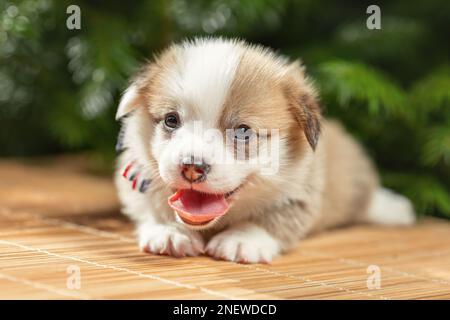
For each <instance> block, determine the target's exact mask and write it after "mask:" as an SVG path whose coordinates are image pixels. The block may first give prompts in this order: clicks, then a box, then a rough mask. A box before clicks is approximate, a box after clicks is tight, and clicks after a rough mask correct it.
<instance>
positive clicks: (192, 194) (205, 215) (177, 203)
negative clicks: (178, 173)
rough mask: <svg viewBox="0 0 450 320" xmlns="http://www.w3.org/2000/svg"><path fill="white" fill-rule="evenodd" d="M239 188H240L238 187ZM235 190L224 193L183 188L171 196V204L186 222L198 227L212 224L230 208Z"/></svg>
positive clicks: (182, 220)
mask: <svg viewBox="0 0 450 320" xmlns="http://www.w3.org/2000/svg"><path fill="white" fill-rule="evenodd" d="M237 189H238V188H237ZM237 189H235V190H233V191H231V192H228V193H224V194H212V193H204V192H200V191H196V190H194V189H181V190H178V191H177V192H176V193H174V194H173V195H172V196H170V197H169V199H168V203H169V206H170V207H171V208H172V209H173V210H175V214H176V216H177V218H178V219H179V220H181V222H183V223H184V224H186V225H188V226H190V227H193V228H198V229H203V228H206V227H210V226H212V224H213V223H215V222H217V221H218V220H219V219H220V218H221V217H223V216H224V215H225V214H226V213H227V212H228V210H229V209H230V205H231V199H230V196H231V195H232V194H234V193H235V192H236V190H237Z"/></svg>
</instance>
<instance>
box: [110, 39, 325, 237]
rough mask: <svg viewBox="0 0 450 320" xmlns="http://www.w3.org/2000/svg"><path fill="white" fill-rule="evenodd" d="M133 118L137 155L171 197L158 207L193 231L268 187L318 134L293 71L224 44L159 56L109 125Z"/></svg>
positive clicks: (313, 107) (198, 44)
mask: <svg viewBox="0 0 450 320" xmlns="http://www.w3.org/2000/svg"><path fill="white" fill-rule="evenodd" d="M135 109H138V110H139V112H136V116H138V115H139V117H144V118H146V121H147V122H145V123H147V124H148V126H149V127H151V130H150V129H149V128H144V129H142V130H141V133H142V134H141V135H140V136H139V139H142V141H140V145H141V148H143V149H145V150H142V151H143V152H141V154H143V155H144V156H145V155H147V156H148V157H149V158H152V160H153V159H154V160H156V162H157V166H158V171H159V175H160V177H161V179H162V180H163V181H164V183H165V184H167V185H168V186H169V187H170V188H171V189H172V190H173V191H174V194H173V196H172V197H170V198H169V199H168V202H169V205H170V206H171V207H172V208H173V209H174V210H175V211H176V213H177V216H178V219H179V221H180V222H183V223H185V224H188V225H190V226H195V227H196V228H205V227H208V226H211V225H212V224H214V222H215V221H217V220H218V219H220V217H222V216H223V215H224V214H225V213H226V212H227V211H228V209H229V207H230V206H231V205H232V204H233V202H234V201H245V198H246V192H250V190H251V188H258V183H262V181H266V182H268V181H271V182H272V183H273V182H274V181H278V180H279V179H278V180H277V178H278V177H279V176H280V175H281V173H282V172H283V170H285V168H286V167H288V166H289V165H290V164H292V163H293V162H295V161H298V160H299V158H300V157H302V155H304V154H305V153H307V152H313V150H314V149H315V147H316V145H317V142H318V137H319V132H320V110H319V107H318V104H317V102H316V98H315V93H314V90H313V88H312V87H311V85H310V84H309V83H308V81H307V79H306V78H305V76H304V73H303V70H302V68H301V67H300V64H299V63H298V62H294V63H290V62H288V61H287V60H286V59H284V58H282V57H279V56H277V55H275V54H274V53H273V52H272V51H270V50H268V49H265V48H262V47H259V46H251V45H248V44H246V43H244V42H241V41H234V40H223V39H198V40H194V41H191V42H184V43H182V44H180V45H173V46H172V47H170V48H169V49H167V50H166V51H165V52H163V53H162V54H161V55H160V56H159V57H158V58H156V59H155V61H154V62H152V63H150V64H149V65H147V66H146V67H145V68H144V69H143V70H142V71H141V72H140V73H139V74H138V76H137V77H136V78H135V80H134V81H133V82H132V84H131V86H130V87H129V88H128V89H127V91H126V92H125V94H124V96H123V98H122V101H121V103H120V105H119V109H118V112H117V118H121V117H122V116H123V115H125V114H127V113H130V112H131V111H133V110H135ZM131 147H132V146H131ZM147 160H148V161H150V159H147ZM144 161H146V160H144ZM256 181H258V183H256Z"/></svg>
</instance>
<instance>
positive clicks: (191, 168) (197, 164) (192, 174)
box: [181, 157, 211, 183]
mask: <svg viewBox="0 0 450 320" xmlns="http://www.w3.org/2000/svg"><path fill="white" fill-rule="evenodd" d="M210 170H211V166H210V165H209V164H207V163H206V162H205V161H204V160H203V159H202V160H200V161H198V160H197V161H194V157H187V158H184V159H183V160H182V162H181V176H182V177H183V178H184V179H185V180H186V181H188V182H190V183H198V182H202V181H204V180H206V176H207V175H208V173H209V171H210Z"/></svg>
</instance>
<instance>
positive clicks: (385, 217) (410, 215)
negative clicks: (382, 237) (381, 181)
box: [366, 188, 415, 226]
mask: <svg viewBox="0 0 450 320" xmlns="http://www.w3.org/2000/svg"><path fill="white" fill-rule="evenodd" d="M366 221H367V222H370V223H378V224H385V225H393V226H395V225H406V226H407V225H411V224H413V223H414V221H415V214H414V209H413V206H412V204H411V202H410V201H409V200H408V199H407V198H405V197H403V196H401V195H398V194H396V193H394V192H392V191H391V190H389V189H385V188H379V189H378V190H377V191H376V192H375V194H374V196H373V199H372V203H371V205H370V207H369V210H368V213H367V217H366Z"/></svg>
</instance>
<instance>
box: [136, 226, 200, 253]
mask: <svg viewBox="0 0 450 320" xmlns="http://www.w3.org/2000/svg"><path fill="white" fill-rule="evenodd" d="M138 233H139V247H140V248H141V250H142V251H145V252H148V253H153V254H162V255H169V256H174V257H184V256H198V255H199V254H202V253H203V252H204V250H203V249H204V242H203V238H202V237H201V236H200V234H198V233H196V232H194V231H191V230H185V229H181V228H177V227H175V226H171V225H160V224H156V225H149V224H143V225H141V226H140V227H139V229H138Z"/></svg>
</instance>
